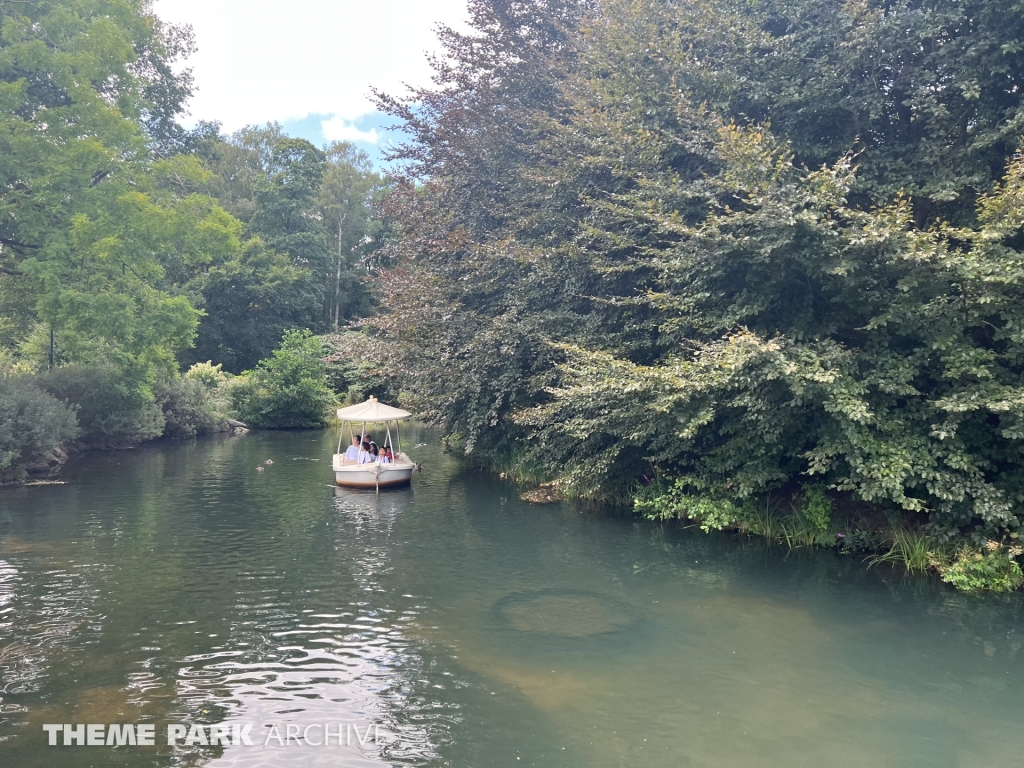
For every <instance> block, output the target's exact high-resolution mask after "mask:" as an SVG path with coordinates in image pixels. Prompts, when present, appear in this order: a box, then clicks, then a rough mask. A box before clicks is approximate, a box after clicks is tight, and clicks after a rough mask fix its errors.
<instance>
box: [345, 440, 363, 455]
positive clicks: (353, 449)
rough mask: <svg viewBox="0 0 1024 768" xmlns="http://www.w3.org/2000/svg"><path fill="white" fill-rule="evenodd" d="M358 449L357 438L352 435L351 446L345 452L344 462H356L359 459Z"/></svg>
mask: <svg viewBox="0 0 1024 768" xmlns="http://www.w3.org/2000/svg"><path fill="white" fill-rule="evenodd" d="M359 448H360V445H359V436H358V435H352V445H350V446H349V447H348V450H347V451H345V460H346V461H357V460H358V459H359Z"/></svg>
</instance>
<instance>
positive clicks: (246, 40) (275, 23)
mask: <svg viewBox="0 0 1024 768" xmlns="http://www.w3.org/2000/svg"><path fill="white" fill-rule="evenodd" d="M154 7H155V9H156V12H157V13H158V14H159V15H160V16H161V17H162V18H164V19H165V20H167V21H170V22H174V23H178V24H190V25H191V26H192V28H193V30H194V32H195V35H196V43H197V45H198V48H199V50H198V51H197V52H196V53H195V54H194V55H193V56H192V57H191V58H190V60H189V66H191V67H192V70H193V72H194V74H195V81H196V86H197V88H196V94H195V96H194V97H193V98H192V101H191V103H190V111H191V115H190V120H193V121H194V120H219V121H220V122H221V123H222V124H223V126H224V128H225V130H228V131H233V130H236V129H238V128H241V127H242V126H243V125H246V124H252V123H265V122H268V121H271V120H276V121H279V122H282V123H285V124H286V125H287V123H289V122H292V121H298V120H299V119H301V118H305V117H307V116H309V115H316V116H317V119H316V120H314V121H309V120H306V121H302V122H303V125H304V126H306V130H304V131H301V132H302V133H309V132H310V130H309V129H310V128H319V130H320V131H321V132H322V134H323V137H324V138H325V139H334V140H349V141H357V142H368V143H371V144H372V143H375V142H376V140H377V137H378V136H379V134H375V133H374V132H373V128H372V126H368V125H367V124H366V122H365V120H363V121H360V120H359V118H360V117H363V116H366V115H368V114H369V113H372V112H373V111H374V110H373V106H372V104H371V103H370V100H369V98H368V95H369V90H370V86H371V85H372V86H376V87H379V88H383V89H385V90H388V91H391V92H397V91H399V90H401V88H402V83H409V84H412V85H426V84H427V83H428V82H429V77H430V68H429V66H428V62H427V57H426V53H427V52H428V51H435V50H436V49H437V40H436V36H435V27H436V25H437V24H438V23H442V24H448V25H453V26H461V25H462V23H463V20H464V18H465V15H466V9H465V0H375V2H372V3H371V2H365V0H290V2H288V3H285V4H282V3H277V2H274V3H271V2H266V0H216V1H215V2H211V0H156V3H155V6H154ZM371 122H372V121H371ZM323 123H326V125H323ZM313 132H314V133H315V131H313ZM311 138H312V137H311Z"/></svg>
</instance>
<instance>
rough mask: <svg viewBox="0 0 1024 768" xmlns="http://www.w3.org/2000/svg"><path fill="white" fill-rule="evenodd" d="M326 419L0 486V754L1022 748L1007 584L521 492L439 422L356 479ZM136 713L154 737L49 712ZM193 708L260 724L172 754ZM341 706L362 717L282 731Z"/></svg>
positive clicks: (640, 761) (611, 756) (128, 718)
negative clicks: (391, 474) (911, 570)
mask: <svg viewBox="0 0 1024 768" xmlns="http://www.w3.org/2000/svg"><path fill="white" fill-rule="evenodd" d="M333 437H334V436H332V435H330V434H322V433H311V432H304V433H301V432H296V433H280V434H250V435H247V436H245V437H244V438H242V439H216V440H205V441H199V442H196V443H181V444H175V443H166V444H162V445H157V446H151V447H148V448H145V449H142V450H138V451H133V452H125V453H107V454H95V455H90V456H86V457H82V458H80V459H79V460H77V461H76V462H75V463H74V464H72V466H70V467H69V468H68V477H67V479H68V480H69V481H70V482H69V484H68V485H64V486H52V487H44V488H33V489H22V490H11V491H3V492H2V493H0V764H2V765H5V766H6V765H12V766H13V765H17V766H33V765H38V766H53V765H60V766H65V765H67V766H77V765H83V766H85V765H95V766H115V765H116V766H136V765H138V766H143V765H145V766H150V765H189V766H191V765H195V766H200V765H203V766H206V765H209V766H287V765H303V766H305V765H312V766H321V765H322V766H364V765H365V766H369V765H381V764H386V765H428V764H429V765H451V766H465V767H466V768H477V767H478V766H488V765H502V766H504V765H546V766H567V767H569V766H572V767H581V766H597V767H599V768H603V767H604V766H609V767H611V766H616V767H618V766H636V765H642V766H654V767H656V768H657V767H660V766H665V767H666V768H667V767H669V766H671V767H672V768H676V767H677V766H700V767H701V768H705V767H706V768H726V767H729V768H731V767H732V766H749V767H751V768H758V767H760V766H765V767H767V766H787V767H788V766H804V765H806V766H815V767H818V766H839V767H845V766H851V767H852V766H922V768H923V767H924V766H927V767H928V768H935V767H936V766H950V767H951V768H952V767H959V766H963V768H973V767H974V766H982V765H983V766H1015V765H1019V764H1020V763H1021V760H1020V758H1019V755H1020V754H1021V751H1022V749H1024V736H1022V735H1021V733H1020V732H1019V729H1018V728H1017V727H1016V718H1017V713H1018V712H1020V711H1021V708H1022V705H1024V685H1022V683H1024V679H1022V671H1021V669H1020V665H1019V664H1018V659H1017V656H1018V652H1019V650H1020V638H1019V632H1018V630H1019V627H1020V625H1021V607H1022V603H1021V600H1020V598H1019V597H1018V596H1011V597H1003V598H997V597H976V596H975V597H972V596H966V595H959V594H956V593H953V592H951V591H950V590H948V589H947V588H945V587H943V586H942V585H939V584H936V583H935V582H934V581H932V580H929V579H914V580H906V579H903V578H902V577H900V576H899V575H898V574H895V573H891V572H884V571H882V570H878V571H871V572H868V571H866V570H865V569H864V568H863V567H862V566H861V565H860V564H859V563H857V562H856V561H855V560H852V559H850V558H842V557H837V556H832V555H830V554H821V553H810V552H795V553H786V552H782V551H779V550H777V549H771V548H768V547H765V546H764V545H762V544H761V543H759V542H756V541H749V540H743V539H739V538H735V537H731V536H704V535H702V534H697V533H693V532H690V531H685V530H682V529H680V528H679V527H674V526H661V525H656V524H649V523H646V522H642V521H637V520H634V519H631V518H626V517H618V516H613V515H603V516H602V515H597V514H595V513H593V512H583V511H580V510H576V509H572V508H569V507H567V506H557V505H555V506H545V507H535V506H530V505H527V504H524V503H522V502H520V501H519V500H518V499H517V497H516V493H515V491H514V489H512V488H510V487H508V486H506V485H503V484H501V483H498V482H496V481H494V480H493V479H490V478H488V477H485V476H482V475H479V474H474V473H468V474H467V473H459V472H457V471H456V469H455V467H454V465H453V463H452V462H451V461H449V460H448V458H447V457H445V456H443V455H442V454H440V453H439V452H438V450H437V447H436V441H432V440H431V438H430V435H429V433H422V434H419V435H414V436H412V437H413V440H412V441H411V444H415V443H426V444H425V445H423V446H420V447H419V448H418V449H415V450H414V451H412V452H411V453H413V455H414V458H415V460H416V461H418V462H421V463H423V465H424V467H425V471H424V472H423V473H422V474H419V475H417V476H416V477H415V478H414V481H413V487H412V488H411V489H403V490H398V491H391V492H382V493H380V494H379V495H378V494H375V493H373V492H363V491H349V490H343V489H337V488H335V487H334V486H333V485H332V484H331V476H330V466H329V463H327V461H326V458H327V457H329V455H330V453H331V451H332V448H333V445H332V439H333ZM267 458H272V459H273V460H274V463H273V464H272V465H264V464H263V462H264V461H265V460H266V459H267ZM257 466H266V470H265V471H264V472H260V473H258V472H256V469H255V468H256V467H257ZM140 722H148V723H154V724H156V725H157V733H158V739H157V743H158V745H160V746H157V747H119V748H113V747H103V748H92V749H83V750H79V749H78V748H76V747H66V748H65V747H47V746H46V736H45V734H44V733H43V731H42V724H43V723H140ZM179 722H184V723H235V724H239V725H240V726H243V725H244V724H247V723H249V724H253V730H252V736H253V740H254V741H255V742H256V745H254V746H243V745H239V746H234V745H232V746H213V747H211V746H202V745H193V746H188V747H186V746H183V745H179V746H176V747H168V746H167V745H166V744H165V743H164V741H165V739H164V729H165V728H166V726H167V724H169V723H179ZM324 724H328V725H330V727H331V728H332V729H333V730H334V732H335V733H337V732H338V729H342V732H343V733H345V732H346V731H345V730H344V729H346V728H348V727H349V726H351V727H354V728H355V729H356V730H355V731H354V734H355V738H353V731H352V730H348V731H347V734H348V738H346V739H343V742H344V743H342V744H341V745H338V744H336V743H335V744H332V746H330V747H322V746H321V747H314V746H308V745H302V746H299V745H296V744H294V743H292V744H288V745H285V744H278V743H277V742H275V741H273V740H270V741H269V742H268V743H266V745H265V746H264V737H265V736H266V735H268V734H270V733H273V732H274V731H273V730H272V729H270V728H268V726H275V727H276V728H277V729H278V731H277V732H278V733H279V734H280V735H281V736H284V735H285V734H286V733H287V730H286V729H287V728H288V727H289V726H291V727H294V728H295V729H296V732H298V729H300V728H301V729H306V728H307V727H309V726H313V727H314V730H313V732H312V734H313V735H312V738H313V740H315V739H316V738H317V737H319V736H320V734H321V733H322V731H321V730H317V729H318V728H320V727H321V726H323V725H324ZM371 726H373V727H374V728H375V735H376V736H377V737H378V739H369V738H367V737H366V734H367V733H368V731H367V730H366V729H367V728H369V727H371ZM307 733H308V732H307ZM360 734H361V735H362V743H360Z"/></svg>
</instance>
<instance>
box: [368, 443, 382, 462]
mask: <svg viewBox="0 0 1024 768" xmlns="http://www.w3.org/2000/svg"><path fill="white" fill-rule="evenodd" d="M370 456H371V458H370V461H378V460H379V459H380V449H379V448H378V447H377V444H376V443H370Z"/></svg>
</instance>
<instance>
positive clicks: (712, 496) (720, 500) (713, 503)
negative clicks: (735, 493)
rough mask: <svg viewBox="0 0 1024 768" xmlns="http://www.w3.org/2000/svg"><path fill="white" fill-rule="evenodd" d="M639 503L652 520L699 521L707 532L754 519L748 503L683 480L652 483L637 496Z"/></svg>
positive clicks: (644, 513)
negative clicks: (737, 501) (739, 501)
mask: <svg viewBox="0 0 1024 768" xmlns="http://www.w3.org/2000/svg"><path fill="white" fill-rule="evenodd" d="M635 504H636V509H637V510H638V511H639V512H641V513H642V514H643V515H644V516H645V517H647V518H649V519H651V520H671V519H673V518H681V519H684V520H685V519H689V520H695V521H697V522H699V523H700V527H701V530H702V531H704V532H705V533H707V532H709V531H720V530H722V529H724V528H732V527H735V526H738V525H740V524H741V523H742V522H745V521H746V520H747V519H749V518H751V517H752V516H753V511H754V510H753V506H752V505H751V504H750V503H748V502H741V503H739V504H737V503H736V502H735V501H733V500H732V499H729V498H725V497H723V495H722V494H721V493H718V492H717V489H714V488H709V487H706V486H704V485H703V484H701V483H697V482H693V481H689V482H686V481H682V480H678V481H676V482H675V483H674V484H672V485H671V486H668V487H667V488H666V487H664V486H657V485H655V486H648V487H647V488H646V489H644V491H643V492H642V493H640V494H639V495H638V496H637V499H636V502H635Z"/></svg>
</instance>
